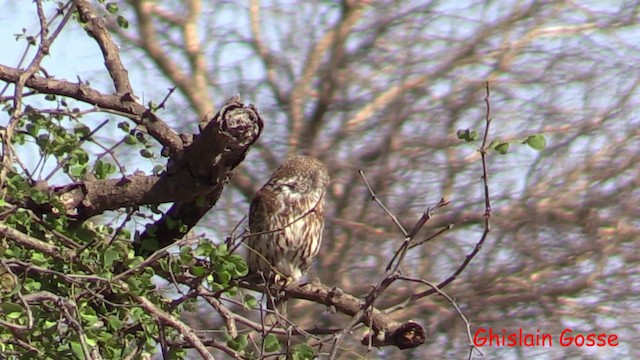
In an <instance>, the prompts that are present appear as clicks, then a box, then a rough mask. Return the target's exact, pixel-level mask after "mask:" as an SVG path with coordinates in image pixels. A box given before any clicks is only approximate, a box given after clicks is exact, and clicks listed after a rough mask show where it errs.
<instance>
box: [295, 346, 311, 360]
mask: <svg viewBox="0 0 640 360" xmlns="http://www.w3.org/2000/svg"><path fill="white" fill-rule="evenodd" d="M315 355H316V354H315V352H314V351H313V348H312V347H311V346H309V345H308V344H298V345H296V346H294V347H293V351H292V352H291V357H292V359H293V360H312V359H315Z"/></svg>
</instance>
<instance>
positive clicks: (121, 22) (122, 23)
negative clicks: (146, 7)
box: [118, 15, 129, 29]
mask: <svg viewBox="0 0 640 360" xmlns="http://www.w3.org/2000/svg"><path fill="white" fill-rule="evenodd" d="M118 26H120V27H121V28H123V29H128V28H129V20H127V19H126V18H125V17H124V16H122V15H118Z"/></svg>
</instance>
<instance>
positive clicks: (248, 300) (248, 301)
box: [244, 294, 258, 310]
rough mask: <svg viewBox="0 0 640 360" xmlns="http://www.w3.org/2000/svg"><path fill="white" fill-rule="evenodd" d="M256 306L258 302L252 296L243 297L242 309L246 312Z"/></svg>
mask: <svg viewBox="0 0 640 360" xmlns="http://www.w3.org/2000/svg"><path fill="white" fill-rule="evenodd" d="M257 306H258V300H256V298H255V297H253V295H249V294H247V295H245V296H244V308H245V309H246V310H252V309H255V308H256V307H257Z"/></svg>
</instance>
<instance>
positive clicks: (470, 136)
mask: <svg viewBox="0 0 640 360" xmlns="http://www.w3.org/2000/svg"><path fill="white" fill-rule="evenodd" d="M456 136H457V137H458V139H460V140H464V141H466V142H471V141H474V140H476V139H478V137H480V134H478V132H477V131H475V130H473V131H472V130H469V129H458V131H456Z"/></svg>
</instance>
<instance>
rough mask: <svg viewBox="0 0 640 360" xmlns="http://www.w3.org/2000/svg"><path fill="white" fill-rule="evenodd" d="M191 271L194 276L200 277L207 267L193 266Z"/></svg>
mask: <svg viewBox="0 0 640 360" xmlns="http://www.w3.org/2000/svg"><path fill="white" fill-rule="evenodd" d="M191 273H192V274H193V276H196V277H200V276H202V275H204V274H205V269H204V268H203V267H202V266H192V267H191Z"/></svg>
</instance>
